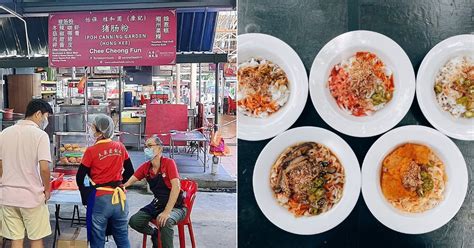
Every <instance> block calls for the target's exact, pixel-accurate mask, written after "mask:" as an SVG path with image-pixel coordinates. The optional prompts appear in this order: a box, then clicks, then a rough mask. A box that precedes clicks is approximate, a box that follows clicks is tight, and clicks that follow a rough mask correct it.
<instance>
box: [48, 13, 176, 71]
mask: <svg viewBox="0 0 474 248" xmlns="http://www.w3.org/2000/svg"><path fill="white" fill-rule="evenodd" d="M176 29H177V25H176V10H175V9H154V10H130V11H106V12H73V13H53V14H50V15H49V24H48V37H49V66H51V67H73V66H153V65H172V64H175V63H176V34H177V30H176Z"/></svg>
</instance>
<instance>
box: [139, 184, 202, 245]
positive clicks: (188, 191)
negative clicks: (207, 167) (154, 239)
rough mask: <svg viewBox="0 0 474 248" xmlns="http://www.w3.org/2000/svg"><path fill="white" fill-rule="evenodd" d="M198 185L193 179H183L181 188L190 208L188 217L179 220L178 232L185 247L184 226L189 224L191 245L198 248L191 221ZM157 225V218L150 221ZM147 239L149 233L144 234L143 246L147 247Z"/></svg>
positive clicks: (186, 203)
mask: <svg viewBox="0 0 474 248" xmlns="http://www.w3.org/2000/svg"><path fill="white" fill-rule="evenodd" d="M197 189H198V185H197V183H196V182H195V181H192V180H187V179H185V180H181V190H183V191H184V206H186V208H187V209H188V211H187V213H186V217H185V218H184V219H183V220H182V221H180V222H178V234H179V247H180V248H184V247H186V238H185V237H184V226H188V231H189V236H190V238H191V246H192V248H196V241H195V240H194V231H193V224H192V222H191V211H192V209H193V205H194V199H195V198H196V193H197ZM150 223H152V224H153V225H154V226H155V227H157V228H158V229H159V227H158V223H156V219H155V220H152V221H150ZM146 241H147V235H146V234H143V245H142V247H143V248H146ZM158 248H161V237H160V232H159V231H158Z"/></svg>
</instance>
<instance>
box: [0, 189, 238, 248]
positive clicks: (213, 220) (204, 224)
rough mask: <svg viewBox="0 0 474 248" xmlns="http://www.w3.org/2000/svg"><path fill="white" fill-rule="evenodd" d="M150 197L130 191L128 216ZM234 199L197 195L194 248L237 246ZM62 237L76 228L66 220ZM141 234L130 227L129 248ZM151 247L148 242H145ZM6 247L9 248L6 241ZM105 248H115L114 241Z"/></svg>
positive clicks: (135, 247)
mask: <svg viewBox="0 0 474 248" xmlns="http://www.w3.org/2000/svg"><path fill="white" fill-rule="evenodd" d="M151 198H152V196H151V195H149V194H147V193H146V192H143V191H138V190H130V191H129V193H128V194H127V199H128V202H129V205H130V215H132V214H134V213H136V212H137V211H138V210H139V209H140V208H141V207H143V206H144V205H146V204H148V203H149V202H150V201H151ZM236 200H237V196H236V194H235V193H208V192H198V194H197V197H196V200H195V202H194V208H193V210H192V214H191V219H192V222H193V229H194V235H195V239H196V245H197V247H209V248H215V247H236V242H237V239H236V233H237V227H236V225H237V214H236V213H237V212H236V211H237V207H236V205H237V203H236ZM80 211H81V216H85V209H84V207H80ZM50 213H51V215H50V219H51V227H52V228H53V230H54V224H55V223H54V207H53V206H50ZM61 216H62V217H71V216H72V207H70V206H62V207H61ZM60 225H61V231H62V234H63V236H65V235H67V234H69V233H73V232H74V230H76V227H77V225H74V227H73V228H71V223H70V222H69V221H61V223H60ZM185 236H186V239H187V241H186V247H191V243H190V240H189V233H188V232H187V230H186V231H185ZM142 237H143V236H142V235H141V234H139V233H138V232H136V231H134V230H132V229H130V228H129V238H130V243H131V247H132V248H140V247H142ZM0 243H1V241H0ZM52 243H53V236H52V235H51V236H49V237H47V238H46V239H45V247H52ZM147 244H148V246H147V247H151V242H150V241H148V242H147ZM174 244H175V247H179V239H178V231H177V229H176V227H175V238H174ZM7 247H10V245H9V242H7ZM106 247H116V245H115V243H114V242H113V238H110V241H109V242H108V243H107V244H106Z"/></svg>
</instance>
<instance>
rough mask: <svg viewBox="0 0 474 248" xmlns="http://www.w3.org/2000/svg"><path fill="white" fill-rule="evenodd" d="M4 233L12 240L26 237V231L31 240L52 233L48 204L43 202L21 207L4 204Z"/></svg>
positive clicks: (0, 209)
mask: <svg viewBox="0 0 474 248" xmlns="http://www.w3.org/2000/svg"><path fill="white" fill-rule="evenodd" d="M0 211H1V212H2V213H1V214H0V216H1V215H3V216H2V217H3V218H2V220H1V222H2V224H1V225H0V226H2V229H3V230H2V234H3V237H5V238H7V239H11V240H20V239H24V238H25V231H26V234H27V235H28V239H30V240H39V239H42V238H44V237H47V236H49V235H51V225H50V223H49V210H48V206H47V205H46V204H41V205H39V206H38V207H36V208H20V207H10V206H2V207H1V208H0Z"/></svg>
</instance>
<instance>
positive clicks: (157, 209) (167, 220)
mask: <svg viewBox="0 0 474 248" xmlns="http://www.w3.org/2000/svg"><path fill="white" fill-rule="evenodd" d="M145 146H146V148H145V157H146V159H147V162H145V163H144V164H142V165H141V166H140V168H138V169H137V171H136V172H135V174H134V175H133V176H132V177H130V179H129V180H128V182H127V183H125V185H124V186H125V187H128V186H130V185H132V184H133V183H135V182H137V181H139V180H142V179H143V178H146V180H147V182H148V184H149V186H150V189H151V191H152V192H153V195H154V199H153V201H152V202H151V203H150V204H148V205H147V206H145V207H143V208H142V209H140V211H138V212H137V213H136V214H134V215H133V216H132V217H131V218H130V226H131V227H132V228H133V229H135V230H136V231H138V232H140V233H144V234H147V235H150V236H151V240H152V242H153V247H158V242H157V234H158V233H157V232H158V230H157V229H153V228H151V227H150V226H149V225H148V223H149V222H150V221H151V220H152V219H156V220H157V222H158V224H159V226H160V227H161V228H160V233H161V243H162V245H163V247H164V248H170V247H173V227H174V225H176V224H177V223H178V222H179V221H181V220H183V219H184V217H185V216H186V208H185V207H184V206H183V194H182V192H181V184H180V181H179V174H178V168H177V167H176V163H175V162H174V160H172V159H169V158H165V157H163V156H162V152H163V145H162V143H161V140H160V139H159V138H158V137H156V136H154V137H151V138H149V139H148V140H147V141H146V144H145Z"/></svg>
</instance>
